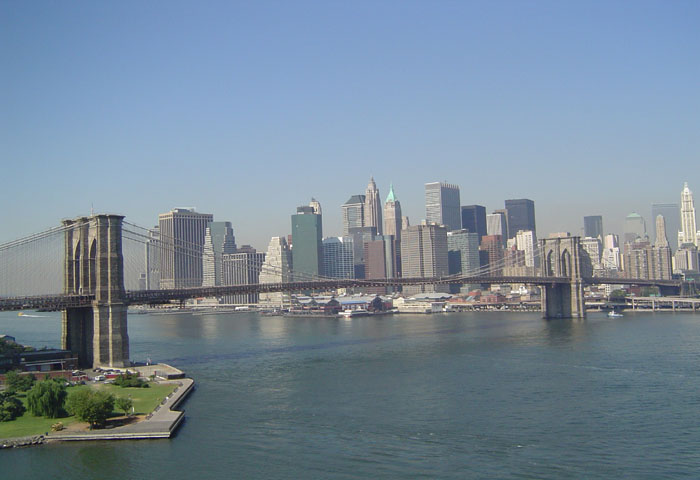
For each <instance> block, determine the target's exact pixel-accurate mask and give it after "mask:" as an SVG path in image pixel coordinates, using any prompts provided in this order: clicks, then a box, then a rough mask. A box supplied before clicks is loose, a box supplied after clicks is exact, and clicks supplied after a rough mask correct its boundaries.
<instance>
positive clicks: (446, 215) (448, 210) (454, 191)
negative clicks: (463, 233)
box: [425, 182, 462, 232]
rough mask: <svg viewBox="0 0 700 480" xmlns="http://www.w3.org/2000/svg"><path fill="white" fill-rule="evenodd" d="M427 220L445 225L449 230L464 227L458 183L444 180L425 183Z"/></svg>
mask: <svg viewBox="0 0 700 480" xmlns="http://www.w3.org/2000/svg"><path fill="white" fill-rule="evenodd" d="M425 220H426V221H427V222H428V223H436V224H438V225H444V226H445V227H446V228H447V231H448V232H449V231H452V230H460V229H461V228H462V216H461V213H460V203H459V187H458V186H457V185H451V184H449V183H443V182H432V183H426V184H425Z"/></svg>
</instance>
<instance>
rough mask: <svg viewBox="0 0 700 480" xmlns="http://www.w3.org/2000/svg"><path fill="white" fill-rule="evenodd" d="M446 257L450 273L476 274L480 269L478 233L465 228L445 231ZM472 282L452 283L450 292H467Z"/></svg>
mask: <svg viewBox="0 0 700 480" xmlns="http://www.w3.org/2000/svg"><path fill="white" fill-rule="evenodd" d="M447 252H448V254H447V258H448V272H449V274H450V275H456V274H462V275H476V274H478V273H479V271H480V267H481V264H480V261H479V234H478V233H476V232H471V231H469V230H467V229H462V230H455V231H452V232H447ZM471 287H472V284H452V285H450V292H451V293H459V292H460V291H462V293H468V292H469V291H470V290H471V289H472V288H471Z"/></svg>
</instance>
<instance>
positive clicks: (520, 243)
mask: <svg viewBox="0 0 700 480" xmlns="http://www.w3.org/2000/svg"><path fill="white" fill-rule="evenodd" d="M515 241H516V245H517V247H518V250H522V251H523V252H525V266H526V267H531V268H534V267H538V266H539V264H540V262H539V255H538V250H537V237H536V236H535V232H533V231H532V230H520V231H519V232H518V233H517V234H516V235H515Z"/></svg>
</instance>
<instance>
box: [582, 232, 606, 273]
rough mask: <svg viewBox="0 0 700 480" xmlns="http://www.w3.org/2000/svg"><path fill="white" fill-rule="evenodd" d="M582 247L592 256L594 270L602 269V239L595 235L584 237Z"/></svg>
mask: <svg viewBox="0 0 700 480" xmlns="http://www.w3.org/2000/svg"><path fill="white" fill-rule="evenodd" d="M581 247H582V248H583V249H584V250H585V251H586V253H588V256H589V257H590V258H591V266H592V267H593V271H594V272H596V271H599V270H600V269H601V258H602V252H603V245H602V243H601V241H600V237H598V236H595V237H584V238H582V239H581Z"/></svg>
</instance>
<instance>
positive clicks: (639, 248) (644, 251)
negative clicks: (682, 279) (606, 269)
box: [624, 241, 671, 280]
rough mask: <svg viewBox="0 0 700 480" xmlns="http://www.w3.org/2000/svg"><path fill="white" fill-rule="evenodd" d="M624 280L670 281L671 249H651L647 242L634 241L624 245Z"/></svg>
mask: <svg viewBox="0 0 700 480" xmlns="http://www.w3.org/2000/svg"><path fill="white" fill-rule="evenodd" d="M624 267H625V268H624V271H625V278H639V279H642V280H670V279H671V249H670V248H669V247H652V246H651V245H650V244H649V242H648V241H636V242H633V243H628V244H626V245H625V253H624Z"/></svg>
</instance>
